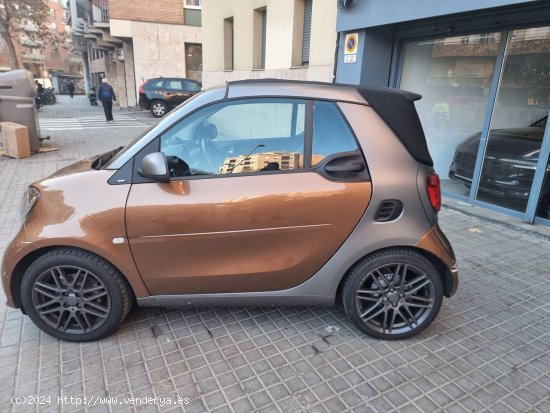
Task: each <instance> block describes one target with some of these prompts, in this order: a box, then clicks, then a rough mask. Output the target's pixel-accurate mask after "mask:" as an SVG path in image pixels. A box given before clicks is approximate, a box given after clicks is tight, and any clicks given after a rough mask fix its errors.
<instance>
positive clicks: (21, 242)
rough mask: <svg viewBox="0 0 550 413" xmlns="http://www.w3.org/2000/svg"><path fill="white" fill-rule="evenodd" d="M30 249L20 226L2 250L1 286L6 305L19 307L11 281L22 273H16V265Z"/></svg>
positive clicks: (29, 244) (24, 232)
mask: <svg viewBox="0 0 550 413" xmlns="http://www.w3.org/2000/svg"><path fill="white" fill-rule="evenodd" d="M32 249H33V246H32V243H31V242H30V241H29V240H28V239H27V234H26V231H25V227H24V226H21V229H20V230H19V232H18V233H17V235H16V236H15V237H14V238H13V240H12V241H11V242H10V243H9V245H8V246H7V248H6V250H5V251H4V256H3V257H2V265H1V266H0V274H1V278H2V288H3V289H4V294H5V295H6V305H7V306H8V307H11V308H19V306H20V305H19V303H18V302H17V301H16V300H15V299H14V297H13V291H12V290H13V289H12V282H13V278H14V277H15V276H22V275H23V274H17V273H16V266H17V264H18V263H19V262H20V261H21V259H23V257H25V255H26V254H28V253H29V252H30V250H32Z"/></svg>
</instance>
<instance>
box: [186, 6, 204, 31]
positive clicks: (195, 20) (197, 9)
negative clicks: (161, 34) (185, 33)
mask: <svg viewBox="0 0 550 413" xmlns="http://www.w3.org/2000/svg"><path fill="white" fill-rule="evenodd" d="M183 24H185V25H186V26H201V25H202V16H201V0H185V3H184V9H183Z"/></svg>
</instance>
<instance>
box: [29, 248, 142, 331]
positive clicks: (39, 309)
mask: <svg viewBox="0 0 550 413" xmlns="http://www.w3.org/2000/svg"><path fill="white" fill-rule="evenodd" d="M21 302H22V305H23V308H24V309H25V312H26V313H27V314H28V315H29V317H30V318H31V319H32V320H33V322H34V323H35V324H36V325H37V326H38V327H39V328H40V329H41V330H43V331H44V332H46V333H48V334H49V335H51V336H53V337H55V338H57V339H60V340H67V341H93V340H98V339H101V338H104V337H106V336H108V335H109V334H110V333H111V332H112V331H113V330H114V329H116V328H117V327H118V325H119V324H120V323H121V322H122V320H124V318H125V317H126V315H127V314H128V312H129V311H130V307H131V299H130V291H129V288H128V286H127V285H126V283H125V281H124V280H123V279H122V277H121V275H120V274H119V273H118V271H117V270H116V269H115V268H114V267H113V266H112V265H110V264H109V263H108V262H106V261H105V260H103V259H102V258H100V257H98V256H96V255H94V254H91V253H89V252H86V251H82V250H77V249H70V248H60V249H55V250H52V251H49V252H47V253H46V254H44V255H42V256H41V257H40V258H38V259H37V260H36V261H35V262H34V263H33V264H31V266H30V267H29V268H28V269H27V271H26V272H25V274H24V276H23V280H22V283H21Z"/></svg>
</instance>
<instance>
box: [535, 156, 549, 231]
mask: <svg viewBox="0 0 550 413" xmlns="http://www.w3.org/2000/svg"><path fill="white" fill-rule="evenodd" d="M537 217H539V218H544V219H548V220H550V159H549V160H548V164H547V165H546V174H545V176H544V182H543V184H542V189H541V191H540V198H539V204H538V205H537Z"/></svg>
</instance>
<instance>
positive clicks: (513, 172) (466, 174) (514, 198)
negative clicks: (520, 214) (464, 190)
mask: <svg viewBox="0 0 550 413" xmlns="http://www.w3.org/2000/svg"><path fill="white" fill-rule="evenodd" d="M547 121H548V116H545V117H543V118H541V119H538V120H537V121H535V122H533V123H531V124H530V125H529V126H526V127H523V128H506V129H492V130H491V131H490V133H489V139H488V140H487V148H486V150H485V162H484V166H483V169H482V173H481V180H480V183H479V195H480V196H481V197H485V198H488V199H495V198H497V199H500V200H502V201H504V202H505V203H507V205H508V207H510V208H513V209H516V210H524V209H525V207H526V206H527V201H528V199H529V193H530V191H531V184H532V183H533V178H534V175H535V171H536V169H537V162H538V160H539V154H540V149H541V144H542V139H543V137H544V131H545V129H546V123H547ZM480 137H481V132H478V133H476V134H475V135H472V136H470V137H469V138H468V139H466V141H464V142H463V143H462V144H460V145H459V146H458V147H457V148H456V152H455V155H454V159H453V162H452V164H451V167H450V169H449V178H451V179H453V180H455V181H460V182H462V183H464V184H465V185H466V186H467V187H468V188H469V187H470V186H471V185H472V179H473V175H474V167H475V163H476V157H477V152H478V148H479V140H480ZM549 169H550V166H547V170H546V177H547V179H545V181H544V184H543V187H542V191H541V195H540V196H541V202H540V205H539V216H546V215H547V214H548V207H549V205H548V204H549V202H548V201H549V198H550V179H548V177H549V176H550V170H549Z"/></svg>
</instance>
